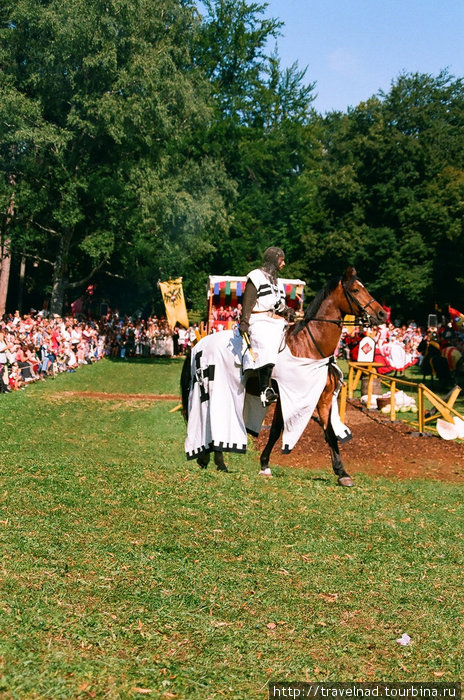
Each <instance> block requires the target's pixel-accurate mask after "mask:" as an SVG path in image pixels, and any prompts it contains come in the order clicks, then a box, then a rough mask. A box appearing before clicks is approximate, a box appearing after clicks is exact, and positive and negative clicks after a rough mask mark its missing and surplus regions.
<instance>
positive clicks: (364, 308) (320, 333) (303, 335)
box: [181, 267, 387, 486]
mask: <svg viewBox="0 0 464 700" xmlns="http://www.w3.org/2000/svg"><path fill="white" fill-rule="evenodd" d="M347 314H350V315H353V316H355V317H356V318H355V323H356V324H362V325H369V326H371V325H378V324H381V323H385V321H386V316H387V315H386V312H385V310H384V309H383V308H382V306H381V305H380V304H379V303H378V302H377V301H376V300H375V299H374V298H373V297H372V296H371V295H370V293H369V292H368V291H367V289H366V288H365V287H364V285H363V284H362V283H361V282H360V280H359V279H358V277H357V276H356V270H355V269H354V268H353V267H349V268H348V269H347V271H346V273H345V275H344V276H343V277H342V278H339V279H336V280H333V281H331V282H330V283H329V284H327V285H326V287H324V289H322V290H321V291H320V292H319V294H318V295H317V296H316V298H315V299H314V301H313V302H312V303H311V304H310V306H309V307H308V308H307V310H306V313H305V317H304V319H302V320H301V321H297V322H296V323H294V324H291V325H290V326H289V327H288V329H287V334H286V346H287V348H288V350H289V351H290V353H291V355H292V356H293V357H294V358H308V359H310V360H319V361H322V362H323V361H324V358H327V363H326V364H327V365H328V371H327V379H326V381H325V387H323V388H322V393H321V394H320V396H319V399H318V401H317V412H318V415H319V422H320V424H321V426H322V429H323V431H324V436H325V439H326V442H327V444H328V446H329V450H330V455H331V460H332V467H333V470H334V472H335V474H336V476H337V478H338V483H339V484H340V485H341V486H353V485H354V483H353V480H352V478H351V477H350V476H349V474H348V473H347V472H346V471H345V468H344V466H343V462H342V460H341V457H340V452H339V447H338V442H339V439H338V437H337V435H336V434H335V431H334V429H333V426H332V422H331V412H332V410H333V408H332V404H333V397H334V394H335V395H336V392H338V390H339V386H340V375H339V373H338V372H337V371H336V370H335V367H334V364H335V360H334V358H333V355H334V353H335V350H336V348H337V345H338V343H339V340H340V335H341V332H342V327H343V319H344V316H345V315H347ZM225 333H226V331H223V332H222V333H220V334H216V335H217V336H222V337H223V338H224V340H226V337H225V335H224V336H223V334H225ZM209 338H212V337H211V336H209V337H208V338H205V339H204V340H203V341H201V342H203V343H205V346H204V347H205V348H207V344H208V343H209V342H210V341H209ZM211 342H213V343H216V345H219V344H223V341H222V339H219V338H217V339H215V340H212V341H211ZM224 355H225V356H226V358H227V357H228V356H229V355H230V353H224ZM197 359H198V353H197ZM226 361H227V359H226ZM213 369H214V368H213ZM193 371H195V367H194V366H193ZM196 371H197V373H198V362H197V370H196ZM217 371H218V363H216V366H215V372H216V373H217ZM225 371H229V372H233V371H234V370H233V367H229V368H227V369H226V370H225ZM202 372H203V376H206V375H208V376H210V377H211V375H213V377H214V372H211V368H210V367H208V368H207V370H205V369H204V370H202ZM279 381H280V380H279ZM284 381H285V379H284ZM192 382H193V383H192ZM194 382H195V378H193V379H192V365H191V363H190V361H189V359H188V358H187V360H186V362H185V365H184V368H183V372H182V378H181V386H182V397H183V406H184V415H186V416H187V412H188V411H187V407H188V399H189V388H191V387H192V386H193V384H194ZM235 387H236V388H237V390H240V385H239V383H238V382H237V381H236V383H235ZM209 388H210V387H206V389H205V388H204V387H202V393H203V398H204V396H206V394H208V397H207V398H208V399H209ZM247 389H248V386H247ZM277 389H279V386H278V385H277ZM281 389H283V387H281ZM310 389H311V387H308V391H309V390H310ZM189 426H190V421H189ZM283 428H284V418H283V413H282V403H281V398H279V400H278V402H277V404H276V407H275V411H274V418H273V422H272V426H271V429H270V433H269V439H268V442H267V444H266V446H265V448H264V450H263V452H262V454H261V456H260V464H261V472H260V474H264V475H265V476H271V471H270V469H269V458H270V455H271V451H272V449H273V447H274V445H275V443H276V442H277V440H278V438H279V437H280V435H281V434H282V430H283ZM188 430H189V428H188ZM243 447H244V446H243V445H242V446H240V445H239V446H238V447H237V445H233V446H229V447H227V448H226V447H223V445H222V442H220V443H217V442H216V443H215V442H214V440H212V441H211V443H209V444H207V445H205V446H204V447H202V448H201V449H200V450H199V451H198V452H196V453H194V454H189V455H188V457H189V458H193V457H196V458H197V462H198V464H199V465H200V466H201V467H203V468H205V467H206V466H207V464H208V462H209V458H210V453H211V452H213V453H214V461H215V464H216V465H217V468H218V470H220V471H227V467H226V466H225V464H224V460H223V451H224V450H225V449H227V450H228V451H237V452H243V451H244V449H243ZM234 448H235V449H234Z"/></svg>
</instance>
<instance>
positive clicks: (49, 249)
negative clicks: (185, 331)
mask: <svg viewBox="0 0 464 700" xmlns="http://www.w3.org/2000/svg"><path fill="white" fill-rule="evenodd" d="M3 12H4V16H5V19H6V21H5V22H4V24H3V25H2V26H3V29H2V30H1V36H0V38H1V42H2V46H3V51H2V58H3V60H4V72H3V76H2V84H1V88H2V92H3V94H4V95H6V97H7V100H6V102H5V103H4V104H3V106H2V108H1V109H2V112H1V115H0V116H1V119H0V124H1V131H2V133H1V136H2V142H3V144H5V145H4V148H5V151H6V152H5V156H6V157H5V159H4V161H3V163H4V164H3V165H2V170H3V173H4V175H5V176H6V175H7V174H8V173H14V174H15V175H16V179H17V182H16V189H15V201H16V215H15V218H14V222H13V224H12V246H13V247H14V249H16V250H20V251H24V250H27V251H28V253H29V254H32V255H35V256H36V258H37V259H46V260H49V261H50V262H52V264H53V275H52V279H51V285H50V293H51V311H52V312H58V313H60V312H61V310H62V307H63V301H64V295H65V292H66V290H68V289H71V288H77V287H79V286H80V285H82V284H85V283H86V282H87V281H89V280H90V279H91V278H92V276H93V275H95V274H96V273H97V272H98V271H99V270H103V269H105V268H106V269H109V270H111V269H113V270H117V271H121V268H122V272H123V274H124V272H125V269H124V265H125V264H128V265H134V264H137V262H139V261H140V256H144V257H145V258H146V256H147V255H148V256H151V257H152V258H155V259H156V258H158V256H161V257H163V256H164V259H166V257H167V256H166V254H165V251H166V250H167V249H169V248H170V247H173V246H174V247H176V246H177V247H178V248H180V247H182V246H184V244H185V242H187V248H189V249H194V248H195V243H194V241H201V240H202V238H203V236H204V233H205V230H206V231H207V230H208V228H209V227H210V226H212V225H215V226H224V225H225V224H226V216H225V214H224V207H223V203H222V194H221V192H222V191H227V187H228V181H227V178H226V177H225V175H224V171H223V168H222V167H221V165H220V164H219V163H217V161H216V160H215V158H214V157H213V156H212V155H211V154H206V153H204V152H202V151H201V150H199V149H197V148H195V147H194V143H195V141H194V135H195V134H198V133H199V132H201V130H202V129H204V128H205V127H206V125H207V122H208V120H209V119H210V118H211V109H210V106H209V101H210V88H209V84H208V82H207V81H206V80H205V79H204V77H203V76H202V74H201V71H200V70H199V69H198V68H196V67H195V66H194V65H193V64H192V62H191V60H190V48H191V45H192V42H193V40H194V35H195V32H196V30H197V24H198V20H197V18H196V13H195V11H194V7H193V6H192V3H190V2H182V1H181V0H179V1H177V0H160V1H159V2H158V4H157V9H156V12H154V11H153V3H152V2H151V1H150V0H106V1H105V2H103V1H102V0H85V1H84V0H51V1H50V2H47V3H41V4H38V3H37V2H35V0H15V1H14V2H8V3H7V4H6V8H4V10H3ZM153 268H155V269H156V264H153V266H152V272H153ZM176 274H178V271H176ZM154 283H155V284H156V281H155V282H154Z"/></svg>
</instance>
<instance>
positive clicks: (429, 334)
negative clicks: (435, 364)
mask: <svg viewBox="0 0 464 700" xmlns="http://www.w3.org/2000/svg"><path fill="white" fill-rule="evenodd" d="M366 336H370V337H372V338H373V340H374V341H375V351H374V362H376V363H377V364H378V365H379V366H378V367H377V371H378V372H379V374H390V373H394V374H395V376H398V375H401V374H403V373H404V370H405V369H406V368H407V367H410V366H412V365H418V366H420V365H421V364H422V360H423V358H424V354H425V351H426V347H427V344H428V343H429V342H430V341H431V340H432V339H434V342H437V343H438V344H439V346H440V350H441V352H442V355H443V356H444V357H446V358H449V362H450V371H455V370H456V369H457V367H456V357H458V358H459V357H462V356H464V333H463V332H462V331H460V330H459V329H458V328H457V327H456V326H455V324H454V323H453V322H449V323H443V324H442V325H441V326H440V327H438V328H437V327H430V328H420V327H419V326H417V324H416V323H415V322H414V321H411V322H410V323H409V324H407V325H406V324H403V325H401V324H393V323H389V324H383V325H382V326H379V327H378V328H376V329H367V328H362V327H360V326H355V327H354V328H352V329H350V328H344V330H343V334H342V338H341V342H340V347H339V353H340V354H341V355H342V356H343V357H345V358H346V359H348V360H352V361H354V362H356V361H357V359H358V353H359V347H360V344H361V341H362V339H363V338H364V337H366ZM424 340H425V341H426V342H425V343H423V341H424ZM424 348H425V350H424ZM449 348H455V350H456V352H455V353H453V355H451V353H447V352H446V350H447V349H449ZM451 363H452V364H451Z"/></svg>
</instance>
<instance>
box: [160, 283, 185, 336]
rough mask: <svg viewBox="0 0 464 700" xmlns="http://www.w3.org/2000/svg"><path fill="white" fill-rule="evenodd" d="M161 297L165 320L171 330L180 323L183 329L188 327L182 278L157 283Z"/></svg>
mask: <svg viewBox="0 0 464 700" xmlns="http://www.w3.org/2000/svg"><path fill="white" fill-rule="evenodd" d="M159 286H160V289H161V294H162V295H163V301H164V306H165V309H166V318H167V320H168V324H169V326H170V327H171V328H174V327H175V325H176V323H180V324H181V325H182V326H184V328H188V327H189V321H188V316H187V309H186V308H185V299H184V290H183V289H182V277H178V278H177V279H176V280H168V281H167V282H160V283H159Z"/></svg>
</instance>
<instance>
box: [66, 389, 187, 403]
mask: <svg viewBox="0 0 464 700" xmlns="http://www.w3.org/2000/svg"><path fill="white" fill-rule="evenodd" d="M63 396H77V397H80V398H82V399H100V400H102V401H121V400H123V401H178V402H179V401H180V396H177V395H176V394H109V393H106V392H104V391H63V392H61V393H59V394H55V395H54V397H56V398H62V397H63Z"/></svg>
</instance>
